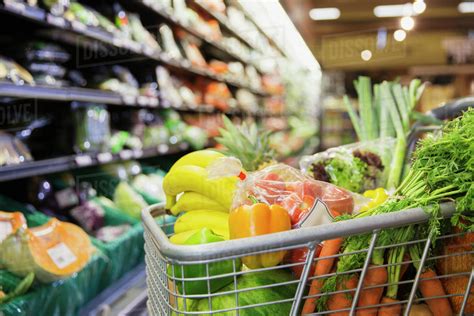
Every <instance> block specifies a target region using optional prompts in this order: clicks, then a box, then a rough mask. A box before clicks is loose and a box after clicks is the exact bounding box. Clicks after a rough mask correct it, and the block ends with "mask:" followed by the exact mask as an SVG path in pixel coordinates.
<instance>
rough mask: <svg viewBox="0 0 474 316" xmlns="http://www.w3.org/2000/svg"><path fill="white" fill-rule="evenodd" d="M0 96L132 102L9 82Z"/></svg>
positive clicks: (96, 92) (93, 92)
mask: <svg viewBox="0 0 474 316" xmlns="http://www.w3.org/2000/svg"><path fill="white" fill-rule="evenodd" d="M0 96H2V97H14V98H32V99H41V100H56V101H82V102H95V103H106V104H117V105H118V104H126V102H131V101H130V100H129V99H128V98H124V97H122V96H120V95H119V94H116V93H113V92H106V91H101V90H95V89H84V88H73V87H68V88H56V87H47V86H29V85H23V86H19V85H16V84H13V83H7V82H2V83H0ZM148 99H151V98H147V102H151V101H148ZM154 101H156V106H158V101H157V100H156V99H154ZM142 102H143V101H142Z"/></svg>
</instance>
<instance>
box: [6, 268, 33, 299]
mask: <svg viewBox="0 0 474 316" xmlns="http://www.w3.org/2000/svg"><path fill="white" fill-rule="evenodd" d="M34 280H35V274H34V273H33V272H30V273H28V275H27V276H26V277H25V278H24V279H23V280H21V282H20V283H19V284H18V285H17V286H16V287H15V289H14V290H13V291H11V292H10V293H8V294H5V293H4V292H2V291H0V304H4V303H6V302H8V301H10V300H12V299H14V298H15V297H17V296H20V295H23V294H25V293H26V292H27V291H28V290H29V289H30V287H31V285H32V284H33V281H34ZM2 294H3V295H2Z"/></svg>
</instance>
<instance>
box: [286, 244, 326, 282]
mask: <svg viewBox="0 0 474 316" xmlns="http://www.w3.org/2000/svg"><path fill="white" fill-rule="evenodd" d="M308 252H309V251H308V248H306V247H303V248H296V249H293V250H290V251H289V252H288V254H287V255H286V258H285V262H286V263H301V264H300V265H297V266H293V267H291V271H293V274H294V276H295V277H296V278H300V277H301V274H302V273H303V268H304V263H305V262H306V257H307V256H308ZM320 253H321V245H317V246H316V250H315V253H314V258H317V257H319V254H320ZM315 267H316V263H315V262H313V264H312V265H311V269H310V270H309V274H308V277H311V276H313V275H314V269H315Z"/></svg>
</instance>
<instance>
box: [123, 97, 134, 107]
mask: <svg viewBox="0 0 474 316" xmlns="http://www.w3.org/2000/svg"><path fill="white" fill-rule="evenodd" d="M122 99H123V103H125V104H126V105H135V104H136V98H135V96H133V95H124V96H122Z"/></svg>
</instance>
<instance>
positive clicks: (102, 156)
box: [97, 153, 112, 163]
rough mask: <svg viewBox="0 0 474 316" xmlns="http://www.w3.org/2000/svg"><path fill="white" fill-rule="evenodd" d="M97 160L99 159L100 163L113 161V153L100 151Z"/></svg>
mask: <svg viewBox="0 0 474 316" xmlns="http://www.w3.org/2000/svg"><path fill="white" fill-rule="evenodd" d="M97 160H99V162H100V163H107V162H109V161H112V154H111V153H100V154H98V155H97Z"/></svg>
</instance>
